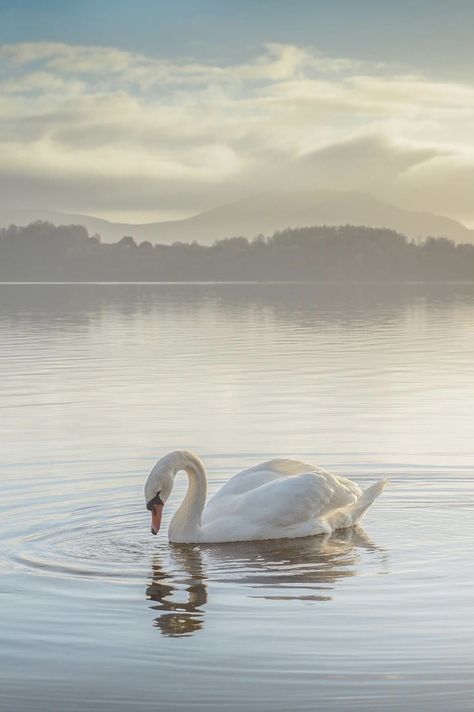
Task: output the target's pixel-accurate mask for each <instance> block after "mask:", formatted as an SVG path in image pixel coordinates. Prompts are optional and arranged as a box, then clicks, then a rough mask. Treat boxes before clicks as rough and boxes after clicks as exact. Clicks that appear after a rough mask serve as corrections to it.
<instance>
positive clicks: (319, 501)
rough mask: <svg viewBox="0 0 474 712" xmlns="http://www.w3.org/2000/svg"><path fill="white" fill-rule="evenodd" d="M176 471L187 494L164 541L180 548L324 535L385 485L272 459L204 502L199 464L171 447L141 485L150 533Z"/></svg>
mask: <svg viewBox="0 0 474 712" xmlns="http://www.w3.org/2000/svg"><path fill="white" fill-rule="evenodd" d="M181 471H184V472H185V473H186V474H187V476H188V480H189V484H188V490H187V492H186V495H185V497H184V499H183V501H182V502H181V504H180V506H179V507H178V509H177V511H176V512H175V514H174V516H173V518H172V520H171V523H170V525H169V529H168V537H169V540H170V541H171V542H176V543H180V544H197V543H224V542H232V541H255V540H258V539H294V538H296V537H304V536H313V535H315V534H331V533H332V532H333V531H335V530H336V529H345V528H346V527H351V526H353V525H354V524H357V522H359V521H360V519H361V518H362V516H363V514H364V513H365V511H366V510H367V509H368V508H369V507H370V505H371V504H372V502H373V501H374V499H375V498H376V497H378V495H379V494H380V493H381V492H382V490H383V488H384V487H385V485H386V483H387V480H380V481H379V482H376V483H375V484H373V485H371V486H370V487H368V488H367V489H365V490H362V489H361V488H360V487H359V486H358V485H357V484H356V483H355V482H352V481H351V480H348V479H346V478H345V477H339V476H336V475H333V474H331V473H330V472H328V471H327V470H323V469H322V468H321V467H315V466H314V465H308V464H306V463H304V462H299V461H298V460H283V459H276V460H269V461H268V462H263V463H261V464H259V465H255V466H254V467H250V468H249V469H247V470H243V471H242V472H239V474H237V475H235V476H234V477H232V478H231V479H230V480H229V481H228V482H226V484H225V485H224V486H223V487H221V489H220V490H219V491H218V492H217V493H216V494H215V495H214V496H213V497H212V498H211V499H210V500H209V502H208V503H207V505H206V496H207V474H206V469H205V467H204V465H203V463H202V462H201V460H200V459H199V457H198V456H197V455H195V454H194V453H192V452H189V451H188V450H176V451H175V452H171V453H169V454H168V455H165V456H164V457H162V458H161V459H160V460H158V462H157V463H156V464H155V466H154V467H153V469H152V470H151V472H150V474H149V475H148V479H147V481H146V483H145V502H146V508H147V509H148V510H149V511H150V512H151V533H152V534H157V533H158V531H159V529H160V525H161V516H162V513H163V507H164V506H165V504H166V502H167V500H168V498H169V496H170V494H171V490H172V489H173V484H174V478H175V476H176V475H177V473H178V472H181Z"/></svg>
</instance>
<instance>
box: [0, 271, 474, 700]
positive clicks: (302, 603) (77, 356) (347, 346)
mask: <svg viewBox="0 0 474 712" xmlns="http://www.w3.org/2000/svg"><path fill="white" fill-rule="evenodd" d="M0 354H1V358H0V394H1V395H0V405H1V414H0V417H1V433H2V436H1V443H0V452H1V458H0V709H1V710H2V711H3V710H5V712H17V711H20V710H28V711H30V710H31V709H34V710H35V711H36V712H43V711H44V712H46V711H48V712H50V711H55V710H58V711H59V710H61V712H68V711H76V710H77V711H79V710H85V709H91V710H92V709H93V710H97V711H99V712H104V711H106V710H107V711H108V710H116V711H128V710H139V711H141V710H164V711H168V710H173V711H174V710H178V711H184V710H186V711H187V710H199V711H201V710H202V711H203V712H204V711H208V710H216V711H219V712H221V711H222V710H232V711H235V712H245V711H248V712H254V711H261V712H289V711H290V710H291V711H297V712H300V711H308V712H309V711H310V710H311V712H313V711H314V710H315V709H321V710H325V712H326V711H332V710H344V711H345V710H348V709H351V710H361V711H362V710H364V712H367V710H373V711H374V712H375V711H380V710H384V711H385V710H389V711H390V710H414V709H416V710H430V711H433V710H435V711H438V710H439V711H440V712H441V711H443V712H446V710H449V711H450V712H456V711H461V710H462V711H464V710H466V711H467V710H471V709H472V705H473V702H472V700H473V695H474V635H473V633H474V630H473V628H474V597H473V593H472V592H473V585H474V573H473V568H472V547H473V541H474V511H473V510H474V487H473V475H474V437H473V436H474V428H473V425H474V422H473V415H474V358H473V357H474V285H462V284H459V285H416V284H412V285H387V286H385V287H383V286H380V285H379V286H377V285H366V286H357V285H354V286H347V287H341V286H337V285H332V286H331V285H326V286H321V285H305V284H300V285H294V284H293V285H292V284H283V285H277V284H267V285H255V284H240V285H237V284H227V285H213V284H201V285H197V284H195V285H192V284H175V285H166V284H162V285H158V284H142V285H134V284H122V285H120V284H114V285H112V284H103V285H88V284H75V285H62V284H57V285H52V284H43V285H6V284H4V285H0ZM181 448H187V449H191V450H194V451H195V452H196V453H197V454H198V455H200V457H201V458H202V459H203V460H204V462H205V464H206V466H207V469H208V474H209V480H210V493H213V492H214V491H215V490H216V489H217V488H218V487H219V486H220V485H222V483H224V482H225V481H226V479H227V478H228V477H230V476H232V475H233V474H235V473H236V472H238V471H239V470H241V469H244V468H245V467H248V466H250V465H252V464H255V463H258V462H260V461H263V460H266V459H269V458H271V457H295V458H301V459H304V460H305V461H309V462H312V463H314V464H319V465H321V466H323V467H326V468H328V469H330V470H332V471H333V472H335V473H336V474H342V475H344V476H347V477H350V478H353V479H354V480H355V481H357V482H358V483H360V484H361V485H362V486H367V485H368V484H370V483H371V482H373V481H375V480H377V479H380V478H382V477H388V478H389V480H390V485H389V487H388V488H387V489H386V490H385V491H384V493H383V494H382V495H381V497H380V498H379V499H378V500H377V501H376V502H375V504H374V505H373V506H372V508H371V509H370V510H369V511H368V513H367V515H366V517H365V519H364V521H363V524H362V526H360V527H357V528H354V529H351V530H345V531H341V532H338V533H336V534H335V535H334V536H332V537H329V538H328V537H321V536H320V537H313V538H306V539H299V540H286V541H279V542H278V541H273V542H260V543H255V544H253V543H252V544H227V545H218V546H216V545H215V546H187V547H183V546H176V545H169V544H168V541H167V537H166V530H167V524H168V522H169V519H170V515H171V514H172V512H173V511H174V510H175V508H176V507H177V505H178V504H179V502H180V499H181V498H182V497H183V494H184V491H185V486H186V478H185V476H184V475H183V476H182V477H178V478H177V480H176V486H175V489H174V491H173V495H172V498H171V502H170V503H169V505H167V507H165V513H164V526H163V528H162V530H161V532H160V534H159V536H158V537H153V536H151V534H150V531H149V525H150V522H149V513H148V512H147V511H146V509H145V504H144V499H143V484H144V481H145V479H146V476H147V474H148V472H149V470H150V469H151V467H152V466H153V464H154V462H155V461H156V460H157V459H158V458H159V457H161V456H162V455H163V454H165V453H166V452H168V451H170V450H174V449H181Z"/></svg>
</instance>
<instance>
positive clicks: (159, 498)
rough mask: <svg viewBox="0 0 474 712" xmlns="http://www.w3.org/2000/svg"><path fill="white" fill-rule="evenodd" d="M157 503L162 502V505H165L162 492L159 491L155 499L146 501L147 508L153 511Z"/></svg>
mask: <svg viewBox="0 0 474 712" xmlns="http://www.w3.org/2000/svg"><path fill="white" fill-rule="evenodd" d="M155 504H161V506H162V507H163V506H164V502H163V501H162V500H161V497H160V493H159V492H157V493H156V494H155V496H154V497H153V499H150V501H149V502H147V503H146V508H147V509H148V511H149V512H152V511H153V507H154V505H155Z"/></svg>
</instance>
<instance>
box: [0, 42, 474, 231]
mask: <svg viewBox="0 0 474 712" xmlns="http://www.w3.org/2000/svg"><path fill="white" fill-rule="evenodd" d="M473 124H474V87H473V86H470V85H467V84H460V83H446V82H442V81H436V80H435V79H433V78H428V77H424V76H420V75H416V74H409V73H406V71H403V70H402V69H401V68H394V67H391V66H387V65H383V64H375V63H364V62H360V61H354V60H351V59H350V58H337V57H336V58H334V57H327V56H323V55H322V54H320V53H318V52H317V51H316V50H313V49H309V48H301V47H295V46H291V45H281V44H268V45H265V47H264V48H263V49H262V52H261V54H260V56H257V57H255V58H254V59H253V61H249V62H248V63H243V64H228V65H223V66H217V65H213V64H201V63H196V62H194V61H192V60H188V59H183V60H182V61H180V62H176V61H168V60H166V59H159V58H155V57H148V56H144V55H140V54H134V53H130V52H125V51H121V50H117V49H114V48H107V47H85V46H73V45H67V44H61V43H41V42H40V43H28V44H14V45H3V46H0V195H1V196H2V198H0V201H1V206H2V207H15V208H22V207H44V208H51V209H57V210H67V211H74V212H87V213H92V214H96V215H101V216H103V217H109V218H111V219H131V220H136V221H146V220H152V219H160V218H165V217H169V216H176V217H179V216H185V215H189V214H191V213H194V212H197V211H199V210H201V209H205V208H208V207H213V206H215V205H217V204H220V203H222V202H225V201H229V200H234V199H239V198H241V197H244V196H247V195H251V194H253V193H256V192H261V191H267V190H286V189H288V190H298V189H305V190H308V189H311V188H321V187H327V188H338V189H356V190H366V191H368V192H371V193H373V194H375V195H377V196H378V197H380V198H383V199H385V200H389V201H392V202H395V203H398V204H400V205H402V206H404V207H410V208H414V209H426V210H431V211H434V212H439V213H445V214H449V215H451V216H454V217H458V218H460V219H464V220H466V221H474V200H473V189H472V186H473V185H474V183H473V179H474V132H473V130H472V128H473Z"/></svg>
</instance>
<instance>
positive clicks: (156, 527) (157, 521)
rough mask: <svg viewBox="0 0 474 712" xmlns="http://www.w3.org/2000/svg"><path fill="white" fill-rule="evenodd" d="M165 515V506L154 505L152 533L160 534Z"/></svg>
mask: <svg viewBox="0 0 474 712" xmlns="http://www.w3.org/2000/svg"><path fill="white" fill-rule="evenodd" d="M162 514H163V505H162V504H154V505H153V509H152V512H151V533H152V534H158V532H159V531H160V526H161V515H162Z"/></svg>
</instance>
